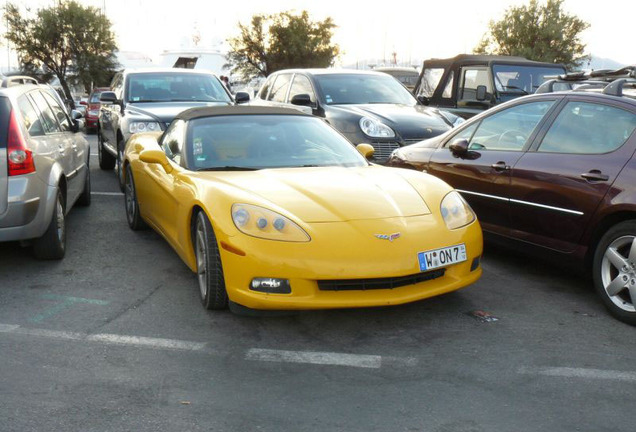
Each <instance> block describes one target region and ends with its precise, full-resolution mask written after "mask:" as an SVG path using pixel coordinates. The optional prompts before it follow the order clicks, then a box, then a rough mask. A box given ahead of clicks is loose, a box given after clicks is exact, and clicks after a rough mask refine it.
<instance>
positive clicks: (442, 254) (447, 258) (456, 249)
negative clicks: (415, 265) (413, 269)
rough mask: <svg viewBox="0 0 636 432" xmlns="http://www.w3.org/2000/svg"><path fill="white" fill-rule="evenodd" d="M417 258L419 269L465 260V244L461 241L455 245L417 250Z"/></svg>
mask: <svg viewBox="0 0 636 432" xmlns="http://www.w3.org/2000/svg"><path fill="white" fill-rule="evenodd" d="M417 259H418V261H419V262H420V271H427V270H432V269H436V268H438V267H445V266H448V265H451V264H457V263H460V262H462V261H466V245H465V244H463V243H462V244H458V245H455V246H449V247H445V248H440V249H434V250H430V251H425V252H419V253H418V254H417Z"/></svg>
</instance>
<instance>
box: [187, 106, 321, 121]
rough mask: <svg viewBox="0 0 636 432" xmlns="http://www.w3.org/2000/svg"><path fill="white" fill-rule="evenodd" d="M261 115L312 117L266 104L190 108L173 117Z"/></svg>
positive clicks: (295, 110) (291, 109)
mask: <svg viewBox="0 0 636 432" xmlns="http://www.w3.org/2000/svg"><path fill="white" fill-rule="evenodd" d="M259 114H260V115H262V114H274V115H298V116H304V117H312V116H311V115H309V114H305V113H303V112H302V111H299V110H297V109H293V108H278V107H266V106H242V105H238V106H212V107H203V108H190V109H188V110H185V111H183V112H182V113H180V114H179V115H177V116H176V117H175V120H176V119H182V120H185V121H189V120H192V119H197V118H202V117H214V116H227V115H259Z"/></svg>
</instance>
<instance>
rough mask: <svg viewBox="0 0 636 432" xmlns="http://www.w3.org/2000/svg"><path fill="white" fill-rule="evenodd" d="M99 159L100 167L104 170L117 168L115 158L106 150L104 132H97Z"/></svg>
mask: <svg viewBox="0 0 636 432" xmlns="http://www.w3.org/2000/svg"><path fill="white" fill-rule="evenodd" d="M97 158H98V159H99V167H100V168H101V169H103V170H112V169H113V168H115V158H114V157H113V155H111V154H110V153H108V151H107V150H106V149H104V138H103V137H102V132H101V131H100V130H99V129H98V130H97Z"/></svg>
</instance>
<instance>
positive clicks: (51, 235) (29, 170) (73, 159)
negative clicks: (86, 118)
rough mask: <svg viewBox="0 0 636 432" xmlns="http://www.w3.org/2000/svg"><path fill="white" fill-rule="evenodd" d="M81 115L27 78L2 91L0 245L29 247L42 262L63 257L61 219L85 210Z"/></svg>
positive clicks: (85, 162) (86, 150)
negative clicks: (73, 211)
mask: <svg viewBox="0 0 636 432" xmlns="http://www.w3.org/2000/svg"><path fill="white" fill-rule="evenodd" d="M81 117H82V115H81V114H80V113H79V112H77V111H72V112H71V115H70V116H69V114H68V113H67V111H66V109H65V108H64V104H63V103H62V101H61V99H60V97H59V96H58V94H57V93H56V92H55V90H53V89H52V88H51V87H49V86H47V85H39V84H37V81H35V80H34V79H32V78H28V77H9V78H6V79H5V80H4V81H3V82H2V86H1V88H0V241H16V240H19V241H21V242H22V243H23V245H25V244H26V245H32V246H33V252H34V254H35V256H36V257H37V258H40V259H61V258H63V257H64V253H65V251H66V223H65V216H66V214H67V213H68V211H69V210H70V209H71V207H72V206H73V204H75V203H76V202H77V203H78V204H80V205H85V206H87V205H89V204H90V202H91V183H90V171H89V168H88V162H89V157H90V151H89V145H88V142H87V141H86V139H85V138H84V135H83V134H82V133H78V132H79V130H80V129H81V128H82V127H83V124H82V123H83V122H82V120H80V118H81Z"/></svg>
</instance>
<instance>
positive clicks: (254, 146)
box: [186, 78, 392, 171]
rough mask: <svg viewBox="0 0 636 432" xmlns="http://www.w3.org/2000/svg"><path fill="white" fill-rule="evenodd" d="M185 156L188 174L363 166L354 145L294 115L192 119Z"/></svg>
mask: <svg viewBox="0 0 636 432" xmlns="http://www.w3.org/2000/svg"><path fill="white" fill-rule="evenodd" d="M391 79H392V78H391ZM186 152H187V155H188V156H187V157H188V167H189V168H190V169H192V170H193V171H201V170H220V171H222V170H224V169H227V170H232V169H235V170H236V169H262V168H287V167H314V166H342V167H354V166H355V167H357V166H365V165H367V161H366V160H365V159H364V158H363V157H362V155H360V153H358V151H357V150H356V149H355V148H354V147H353V145H352V144H351V143H350V142H349V141H347V140H346V139H345V138H344V137H343V136H342V135H340V134H339V133H338V132H336V131H335V130H334V129H333V128H331V127H330V126H329V125H327V124H326V123H325V122H324V121H323V120H321V119H319V118H315V117H309V116H307V117H304V116H297V115H280V114H278V115H274V114H260V115H258V114H254V115H230V116H215V117H205V118H198V119H193V120H191V121H190V122H189V126H188V132H187V135H186Z"/></svg>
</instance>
